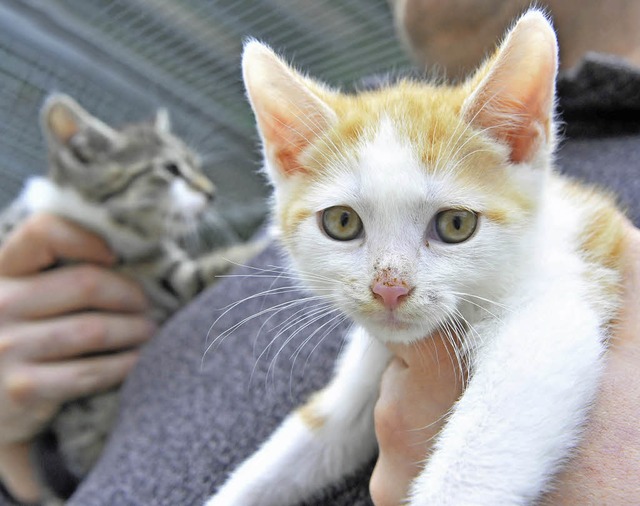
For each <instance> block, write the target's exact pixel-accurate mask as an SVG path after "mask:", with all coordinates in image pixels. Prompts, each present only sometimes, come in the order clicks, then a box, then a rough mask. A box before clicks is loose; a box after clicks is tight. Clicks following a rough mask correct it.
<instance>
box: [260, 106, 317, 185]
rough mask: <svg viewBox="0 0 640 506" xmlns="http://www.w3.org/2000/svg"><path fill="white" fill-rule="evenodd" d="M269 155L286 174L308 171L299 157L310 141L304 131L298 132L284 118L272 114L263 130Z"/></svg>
mask: <svg viewBox="0 0 640 506" xmlns="http://www.w3.org/2000/svg"><path fill="white" fill-rule="evenodd" d="M262 133H263V135H264V138H265V142H266V146H267V151H268V153H267V154H268V156H269V157H270V158H271V160H272V161H273V162H274V163H276V164H278V167H279V168H280V169H281V170H282V172H283V173H284V175H285V176H291V175H293V174H296V173H302V172H306V169H305V167H304V166H303V165H301V164H300V162H299V157H300V154H301V153H302V151H303V150H304V148H305V147H306V146H308V144H309V141H308V140H307V138H306V137H305V136H304V134H303V132H298V131H296V130H295V129H294V127H293V126H290V125H289V124H288V123H287V122H286V121H285V120H284V119H282V118H280V117H277V116H272V117H271V120H270V121H269V123H268V124H265V125H263V131H262Z"/></svg>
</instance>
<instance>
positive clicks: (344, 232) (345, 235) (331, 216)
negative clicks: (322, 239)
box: [321, 206, 362, 241]
mask: <svg viewBox="0 0 640 506" xmlns="http://www.w3.org/2000/svg"><path fill="white" fill-rule="evenodd" d="M321 221H322V228H323V230H324V231H325V233H326V234H327V235H328V236H329V237H331V238H332V239H335V240H336V241H352V240H353V239H356V238H357V237H358V236H359V235H360V234H361V233H362V220H361V219H360V216H358V213H356V212H355V211H354V210H353V209H351V208H350V207H346V206H334V207H329V208H328V209H325V210H324V211H322V220H321Z"/></svg>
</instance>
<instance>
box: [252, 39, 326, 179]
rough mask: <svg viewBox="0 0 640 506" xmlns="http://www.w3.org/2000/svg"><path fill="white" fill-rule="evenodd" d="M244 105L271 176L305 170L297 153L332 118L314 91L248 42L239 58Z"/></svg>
mask: <svg viewBox="0 0 640 506" xmlns="http://www.w3.org/2000/svg"><path fill="white" fill-rule="evenodd" d="M242 71H243V76H244V83H245V86H246V88H247V94H248V96H249V101H250V102H251V106H252V107H253V111H254V113H255V116H256V120H257V123H258V129H259V131H260V134H261V136H262V141H263V143H264V148H265V154H266V157H267V159H268V162H269V163H268V165H270V166H273V167H274V168H275V169H276V172H277V174H272V175H271V176H272V177H279V176H283V177H290V176H292V175H294V174H300V173H304V172H306V170H307V169H306V168H305V167H304V166H303V164H302V163H301V161H300V155H301V153H302V152H303V151H304V150H305V149H306V148H307V147H308V146H309V145H310V144H311V143H312V142H313V141H314V140H316V139H317V138H318V137H320V136H321V135H322V134H323V133H324V132H326V130H327V129H328V128H329V127H331V126H332V125H333V124H334V123H335V122H336V120H337V118H336V114H335V112H334V111H333V110H332V109H331V108H330V107H329V106H328V105H327V104H326V103H325V102H324V101H323V100H322V99H321V98H320V97H319V96H318V93H317V91H318V90H319V87H317V85H315V84H314V83H312V82H311V81H310V80H308V79H306V78H304V77H303V76H301V75H300V74H299V73H297V72H296V71H294V70H293V69H292V68H291V67H289V66H288V65H287V64H286V63H284V62H283V61H282V60H281V59H280V58H279V57H278V56H276V54H275V53H274V52H273V51H272V50H271V49H269V48H268V47H267V46H265V45H263V44H261V43H259V42H257V41H250V42H248V43H247V44H246V45H245V48H244V53H243V56H242Z"/></svg>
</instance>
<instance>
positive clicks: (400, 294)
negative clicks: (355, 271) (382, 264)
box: [371, 270, 413, 310]
mask: <svg viewBox="0 0 640 506" xmlns="http://www.w3.org/2000/svg"><path fill="white" fill-rule="evenodd" d="M412 290H413V288H412V287H410V286H409V284H408V283H407V282H406V281H405V280H404V279H402V278H400V277H398V276H397V275H394V274H393V272H392V271H389V270H384V271H382V272H381V273H380V274H379V275H378V276H376V278H375V279H374V280H373V282H372V283H371V293H373V296H374V298H376V299H378V300H379V301H380V302H382V304H383V305H384V307H385V308H387V309H391V310H393V309H396V308H397V307H398V306H399V305H400V304H401V303H402V302H403V301H404V300H405V299H406V298H407V297H408V296H409V294H410V293H411V291H412Z"/></svg>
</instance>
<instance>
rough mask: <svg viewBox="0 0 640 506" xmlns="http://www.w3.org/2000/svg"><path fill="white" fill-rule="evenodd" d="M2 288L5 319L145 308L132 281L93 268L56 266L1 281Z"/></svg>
mask: <svg viewBox="0 0 640 506" xmlns="http://www.w3.org/2000/svg"><path fill="white" fill-rule="evenodd" d="M2 288H3V292H2V294H0V307H1V311H0V314H2V317H3V318H5V319H9V320H11V319H14V320H16V319H25V318H49V317H53V316H58V315H61V314H64V313H69V312H77V311H85V310H89V309H99V310H105V311H112V312H125V313H134V312H141V311H144V310H146V309H147V307H148V303H147V300H146V297H145V295H144V293H143V291H142V289H141V288H140V287H139V286H138V285H137V284H136V283H135V282H133V281H132V280H130V279H127V278H125V277H123V276H121V275H119V274H116V273H114V272H112V271H109V270H107V269H104V268H101V267H97V266H94V265H76V266H69V267H60V268H58V269H54V270H51V271H47V272H43V273H40V274H37V275H34V276H31V277H30V278H28V279H26V280H20V281H16V280H14V281H10V280H6V279H5V282H4V283H3V287H2Z"/></svg>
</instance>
